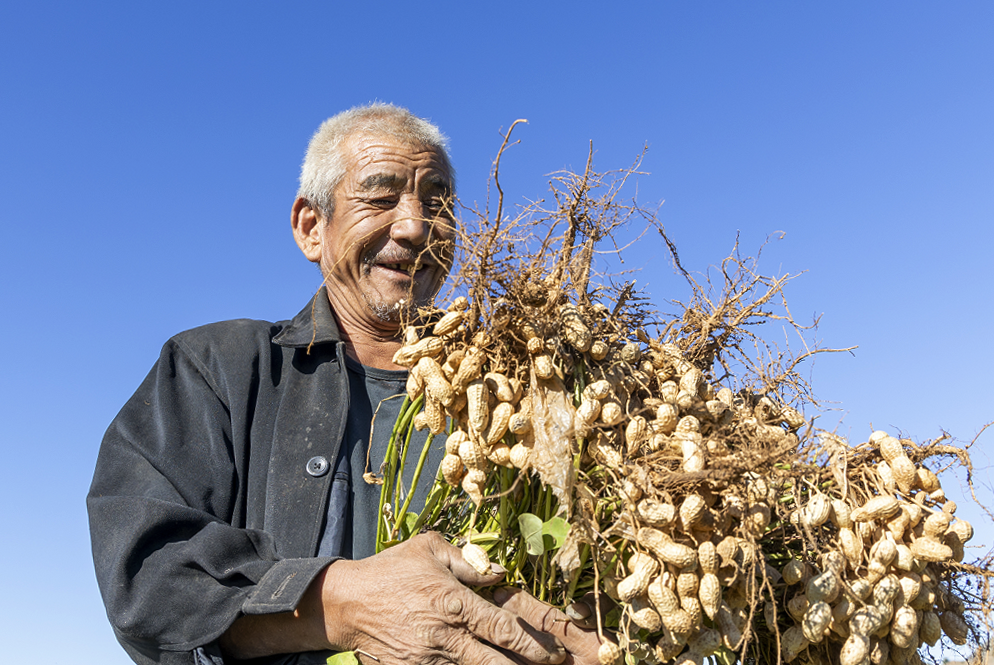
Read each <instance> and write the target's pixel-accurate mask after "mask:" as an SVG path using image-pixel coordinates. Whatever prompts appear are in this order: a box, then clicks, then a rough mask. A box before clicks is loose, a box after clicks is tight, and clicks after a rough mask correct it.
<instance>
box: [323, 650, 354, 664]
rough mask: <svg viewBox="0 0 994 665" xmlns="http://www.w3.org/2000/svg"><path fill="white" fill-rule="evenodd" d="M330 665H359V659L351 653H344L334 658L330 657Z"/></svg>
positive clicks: (328, 661) (337, 654)
mask: <svg viewBox="0 0 994 665" xmlns="http://www.w3.org/2000/svg"><path fill="white" fill-rule="evenodd" d="M327 663H328V665H359V659H358V658H356V657H355V654H354V653H353V652H351V651H342V652H341V653H336V654H335V655H333V656H328V660H327Z"/></svg>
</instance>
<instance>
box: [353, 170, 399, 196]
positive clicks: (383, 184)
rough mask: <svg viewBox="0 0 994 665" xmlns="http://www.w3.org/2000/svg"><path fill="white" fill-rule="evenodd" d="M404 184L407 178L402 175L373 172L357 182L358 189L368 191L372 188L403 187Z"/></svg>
mask: <svg viewBox="0 0 994 665" xmlns="http://www.w3.org/2000/svg"><path fill="white" fill-rule="evenodd" d="M406 184H407V178H405V177H403V176H399V175H392V174H389V173H374V174H373V175H371V176H369V177H368V178H366V179H365V180H363V181H362V182H361V183H359V191H361V192H369V191H372V190H374V189H392V190H396V189H403V188H404V185H406Z"/></svg>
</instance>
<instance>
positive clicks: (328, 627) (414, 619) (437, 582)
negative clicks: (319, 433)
mask: <svg viewBox="0 0 994 665" xmlns="http://www.w3.org/2000/svg"><path fill="white" fill-rule="evenodd" d="M504 572H505V571H504V570H503V569H501V568H500V567H499V566H494V572H493V573H492V574H490V575H480V574H479V573H477V572H476V571H474V570H473V569H472V568H471V567H470V565H469V564H467V563H466V562H465V561H464V560H463V558H462V553H461V552H460V551H459V550H458V549H457V548H455V547H452V546H451V545H449V544H448V543H446V542H445V540H444V539H443V538H442V537H441V536H439V535H438V534H435V533H429V534H423V535H420V536H416V537H414V538H412V539H411V540H409V541H407V542H404V543H401V544H399V545H396V546H394V547H391V548H390V549H388V550H385V551H384V552H381V553H380V554H377V555H375V556H372V557H370V558H368V559H362V560H359V561H336V562H335V563H333V564H332V565H331V566H329V567H328V569H327V571H326V572H325V574H324V578H323V580H322V582H321V584H322V589H321V603H322V608H321V610H319V611H320V612H321V613H323V621H324V628H325V631H326V635H327V637H328V641H329V642H330V644H331V645H332V646H333V647H335V648H338V649H342V650H349V649H350V650H354V651H357V652H358V656H359V659H360V660H362V661H363V663H366V664H367V665H374V663H373V661H372V659H371V658H368V657H367V655H366V654H368V655H369V656H374V657H375V658H378V659H379V661H378V665H392V664H394V663H405V664H411V663H446V662H451V663H465V664H467V665H510V663H511V661H510V660H509V659H508V658H507V657H506V656H505V655H503V654H502V653H501V652H500V651H499V650H498V648H499V649H501V650H506V651H507V652H509V653H512V654H515V655H517V656H519V657H521V658H522V659H525V660H528V661H531V662H533V663H540V664H548V665H556V664H558V663H562V662H563V659H564V658H565V657H566V652H565V651H564V649H563V647H562V645H561V644H559V643H558V642H557V640H556V639H555V638H554V637H553V636H552V635H550V634H547V633H545V632H540V631H541V626H537V625H536V624H535V623H532V622H531V621H528V623H527V624H526V623H524V622H522V621H521V620H520V619H519V618H518V616H517V615H516V614H515V613H513V612H512V611H509V610H507V609H501V608H500V607H497V606H495V605H493V604H491V603H489V602H487V601H486V600H484V599H483V598H480V597H479V596H478V595H477V594H476V593H474V592H473V591H472V590H471V589H469V588H468V587H467V586H465V585H467V584H469V585H474V586H486V585H491V584H496V583H498V582H500V581H501V580H502V579H503V577H504ZM536 602H537V601H536ZM528 609H531V608H530V606H529V608H528ZM529 624H531V625H529ZM532 626H535V628H533V627H532ZM570 636H571V637H572V634H571V635H570ZM594 640H595V644H594V653H595V659H596V650H597V645H596V636H595V637H594ZM494 647H498V648H494ZM583 662H584V663H585V662H586V661H583Z"/></svg>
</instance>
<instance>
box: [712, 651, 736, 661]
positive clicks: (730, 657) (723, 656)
mask: <svg viewBox="0 0 994 665" xmlns="http://www.w3.org/2000/svg"><path fill="white" fill-rule="evenodd" d="M714 657H715V659H716V660H717V661H718V662H719V663H720V664H721V665H735V661H736V660H737V659H736V657H735V653H734V652H732V651H729V650H728V649H727V648H725V647H721V648H720V649H718V650H717V651H715V653H714Z"/></svg>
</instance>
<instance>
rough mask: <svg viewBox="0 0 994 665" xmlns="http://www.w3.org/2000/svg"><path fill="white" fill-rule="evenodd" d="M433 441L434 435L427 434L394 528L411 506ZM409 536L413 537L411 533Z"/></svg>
mask: <svg viewBox="0 0 994 665" xmlns="http://www.w3.org/2000/svg"><path fill="white" fill-rule="evenodd" d="M434 440H435V435H434V434H428V438H427V439H426V440H425V445H424V447H423V448H422V449H421V456H420V457H418V465H417V466H416V467H414V476H413V477H412V478H411V489H410V491H409V492H408V493H407V497H406V498H405V499H404V505H403V506H401V509H400V512H398V513H397V521H396V522H395V523H394V524H395V525H397V526H395V527H394V528H395V529H396V528H397V527H399V526H400V524H402V523H403V521H404V515H406V514H407V509H408V508H409V507H410V506H411V500H412V499H413V498H414V493H415V490H416V489H417V487H418V480H420V479H421V470H422V469H423V468H424V465H425V460H426V459H428V451H429V450H431V442H432V441H434ZM411 535H414V534H413V533H412V534H411Z"/></svg>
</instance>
